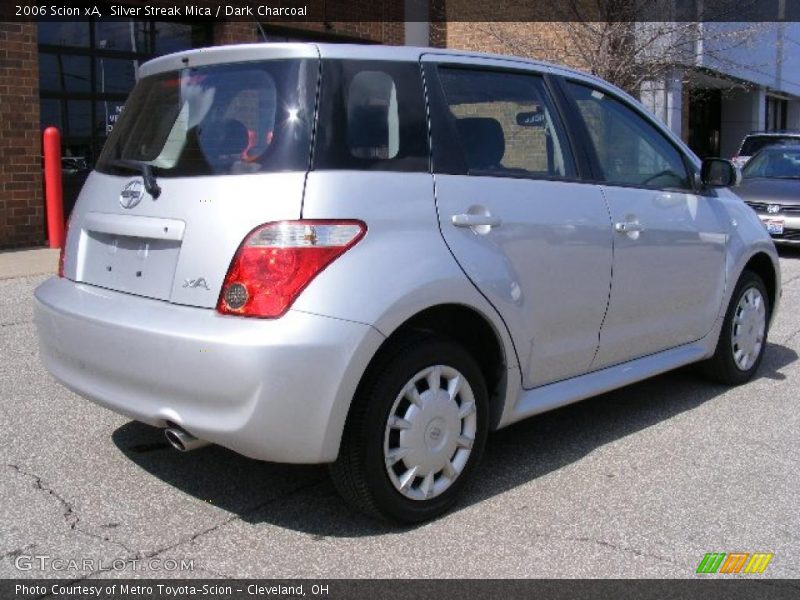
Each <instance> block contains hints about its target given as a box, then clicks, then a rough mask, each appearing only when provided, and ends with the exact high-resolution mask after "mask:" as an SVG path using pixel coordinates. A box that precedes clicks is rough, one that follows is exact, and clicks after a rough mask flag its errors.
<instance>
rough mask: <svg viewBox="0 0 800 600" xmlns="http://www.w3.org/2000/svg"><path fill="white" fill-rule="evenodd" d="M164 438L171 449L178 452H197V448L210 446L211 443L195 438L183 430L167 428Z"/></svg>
mask: <svg viewBox="0 0 800 600" xmlns="http://www.w3.org/2000/svg"><path fill="white" fill-rule="evenodd" d="M164 437H165V438H167V441H168V442H169V443H170V445H171V446H172V447H173V448H175V449H176V450H178V451H180V452H189V451H191V450H197V449H198V448H202V447H203V446H208V445H209V444H211V442H207V441H206V440H201V439H199V438H196V437H194V436H193V435H192V434H191V433H188V432H186V431H184V430H183V429H178V428H177V427H167V428H166V429H165V430H164Z"/></svg>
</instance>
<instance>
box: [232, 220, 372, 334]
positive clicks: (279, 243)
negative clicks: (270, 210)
mask: <svg viewBox="0 0 800 600" xmlns="http://www.w3.org/2000/svg"><path fill="white" fill-rule="evenodd" d="M366 231H367V226H366V225H365V224H364V223H362V222H361V221H316V220H315V221H310V220H309V221H282V222H279V223H268V224H266V225H262V226H261V227H258V228H257V229H255V230H253V231H252V232H251V233H250V234H248V236H247V237H246V238H245V239H244V241H243V242H242V245H241V246H239V250H238V251H237V252H236V255H235V256H234V257H233V261H232V262H231V266H230V268H229V269H228V274H227V275H226V276H225V282H224V283H223V285H222V291H221V292H220V296H219V301H218V302H217V310H218V311H219V312H221V313H223V314H228V315H242V316H248V317H265V318H275V317H280V316H281V315H283V314H284V313H285V312H286V311H287V310H289V307H290V306H291V305H292V303H293V302H294V301H295V299H296V298H297V296H299V295H300V292H302V291H303V289H304V288H305V287H306V286H307V285H308V284H309V283H310V282H311V280H312V279H314V277H316V276H317V275H319V274H320V273H321V272H322V270H323V269H325V267H327V266H328V265H329V264H331V263H332V262H333V261H334V260H336V259H337V258H339V257H340V256H341V255H342V254H344V253H345V252H346V251H347V250H348V249H350V248H352V247H353V246H354V245H355V244H356V243H357V242H358V241H359V240H360V239H361V238H362V237H364V234H365V233H366Z"/></svg>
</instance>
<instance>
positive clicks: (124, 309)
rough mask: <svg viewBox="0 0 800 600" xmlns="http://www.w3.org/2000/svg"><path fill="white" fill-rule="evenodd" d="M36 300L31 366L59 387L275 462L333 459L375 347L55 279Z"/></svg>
mask: <svg viewBox="0 0 800 600" xmlns="http://www.w3.org/2000/svg"><path fill="white" fill-rule="evenodd" d="M35 297H36V301H35V320H36V327H37V330H38V334H39V348H40V355H41V357H42V361H43V362H44V365H45V367H46V368H47V369H48V370H49V371H50V372H51V373H52V374H53V376H54V377H55V378H56V379H58V380H59V381H60V382H62V383H63V384H64V385H65V386H67V387H68V388H70V389H72V390H73V391H75V392H76V393H78V394H80V395H82V396H84V397H86V398H88V399H90V400H92V401H94V402H96V403H97V404H100V405H102V406H105V407H107V408H110V409H111V410H113V411H116V412H119V413H122V414H124V415H127V416H129V417H131V418H133V419H136V420H139V421H143V422H145V423H148V424H150V425H154V426H157V427H164V426H166V425H167V422H168V421H169V422H170V423H174V424H177V425H179V426H181V427H183V428H184V429H186V430H187V431H188V432H190V433H191V434H193V435H195V436H197V437H198V438H201V439H204V440H208V441H210V442H212V443H215V444H219V445H221V446H225V447H227V448H230V449H232V450H234V451H236V452H239V453H241V454H244V455H246V456H250V457H253V458H258V459H262V460H270V461H275V462H288V463H320V462H330V461H333V460H335V458H336V455H337V453H338V449H339V442H340V439H341V433H342V429H343V427H344V421H345V418H346V416H347V411H348V409H349V407H350V401H351V399H352V396H353V393H354V392H355V389H356V386H357V384H358V381H359V379H360V378H361V375H362V373H363V371H364V369H365V368H366V365H367V364H368V363H369V360H370V359H371V358H372V356H373V355H374V353H375V351H376V350H377V349H378V347H379V346H380V344H381V343H382V342H383V339H384V338H383V336H382V335H381V334H380V333H379V332H378V331H377V330H376V329H374V328H373V327H370V326H369V325H365V324H361V323H354V322H352V321H343V320H339V319H333V318H328V317H324V316H319V315H314V314H310V313H304V312H299V311H289V312H288V313H287V314H286V315H284V316H283V317H282V318H280V319H276V320H262V319H248V318H241V317H231V316H223V315H220V314H218V313H216V312H215V311H213V310H209V309H202V308H192V307H186V306H177V305H173V304H169V303H167V302H162V301H158V300H150V299H146V298H141V297H137V296H131V295H128V294H122V293H118V292H113V291H110V290H105V289H101V288H97V287H92V286H88V285H84V284H79V283H74V282H72V281H69V280H67V279H59V278H52V279H50V280H48V281H46V282H45V283H43V284H42V285H41V286H39V288H38V289H37V290H36V293H35Z"/></svg>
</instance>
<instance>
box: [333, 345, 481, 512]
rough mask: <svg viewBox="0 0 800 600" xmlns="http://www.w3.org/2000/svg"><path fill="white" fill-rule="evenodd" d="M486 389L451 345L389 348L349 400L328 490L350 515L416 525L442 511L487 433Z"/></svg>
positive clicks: (472, 365)
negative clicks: (334, 490)
mask: <svg viewBox="0 0 800 600" xmlns="http://www.w3.org/2000/svg"><path fill="white" fill-rule="evenodd" d="M487 404H488V400H487V392H486V384H485V383H484V380H483V376H482V374H481V371H480V369H479V368H478V365H477V363H476V362H475V360H474V359H473V358H472V356H471V355H470V354H469V353H468V352H467V351H466V350H464V349H463V348H462V347H461V346H459V345H458V344H456V343H454V342H451V341H449V340H445V339H442V338H439V337H436V336H432V335H427V334H418V335H412V336H409V337H407V338H405V339H403V340H402V341H400V342H399V343H394V344H393V345H392V346H391V348H390V349H389V351H387V352H384V353H382V355H381V357H380V358H379V359H378V361H377V362H376V363H375V364H374V365H373V366H372V367H371V368H370V370H369V372H368V373H367V375H366V376H365V380H364V382H362V385H361V386H360V388H359V392H358V394H357V395H356V398H355V399H354V403H353V407H352V409H351V413H350V415H349V417H348V421H347V424H346V426H345V431H344V436H343V439H342V445H341V448H340V452H339V458H338V460H337V461H336V462H335V463H334V464H333V465H332V466H331V469H330V472H331V477H332V479H333V482H334V485H335V486H336V488H337V489H338V490H339V492H340V493H341V494H342V496H343V497H344V498H345V499H346V500H347V501H348V502H349V503H350V504H351V505H352V506H354V507H355V508H357V509H358V510H361V511H362V512H365V513H367V514H370V515H373V516H377V517H381V518H384V519H387V520H391V521H396V522H402V523H416V522H420V521H425V520H428V519H431V518H433V517H435V516H437V515H439V514H441V513H442V512H444V511H446V510H447V509H448V508H449V507H450V506H452V504H453V503H454V502H455V500H456V498H457V496H458V494H459V493H460V491H461V490H462V488H463V487H464V485H465V483H466V482H467V480H468V479H469V477H470V476H471V475H472V473H473V471H474V469H475V465H476V464H477V463H478V460H479V459H480V456H481V454H482V453H483V448H484V444H485V441H486V435H487V431H488V406H487Z"/></svg>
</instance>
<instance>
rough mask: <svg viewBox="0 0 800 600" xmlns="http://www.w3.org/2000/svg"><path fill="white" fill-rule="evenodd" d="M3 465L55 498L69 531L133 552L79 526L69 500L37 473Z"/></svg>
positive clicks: (78, 519) (120, 544)
mask: <svg viewBox="0 0 800 600" xmlns="http://www.w3.org/2000/svg"><path fill="white" fill-rule="evenodd" d="M5 466H6V467H7V468H9V469H13V470H14V471H16V472H17V473H19V474H20V475H22V476H24V477H27V478H29V479H32V480H33V486H34V488H35V489H36V490H38V491H41V492H44V493H46V494H47V495H49V496H52V497H53V498H55V499H56V500H57V501H58V503H59V504H60V506H61V509H62V515H63V517H64V521H65V522H66V523H67V525H68V526H69V529H70V530H71V531H74V532H75V533H78V534H81V535H85V536H87V537H91V538H94V539H97V540H100V541H103V542H108V543H109V544H113V545H115V546H118V547H120V548H122V549H123V550H124V551H125V552H126V553H128V554H132V553H134V550H132V549H131V548H129V547H128V546H126V545H125V544H123V543H122V542H118V541H116V540H112V539H111V538H110V537H108V536H104V535H99V534H97V533H93V532H91V531H87V530H86V529H85V528H84V527H79V526H78V525H79V524H80V522H81V518H80V516H79V515H78V513H77V512H76V511H75V507H74V505H73V504H72V503H71V502H69V501H68V500H67V499H66V498H64V497H63V496H62V495H61V494H59V493H58V492H57V491H56V490H54V489H53V488H52V487H50V486H49V485H48V484H47V483H46V482H45V481H44V480H43V479H42V478H41V477H40V476H39V475H37V474H36V473H31V472H30V471H26V470H25V469H23V468H22V467H20V466H19V465H16V464H11V463H7V464H6V465H5Z"/></svg>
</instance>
